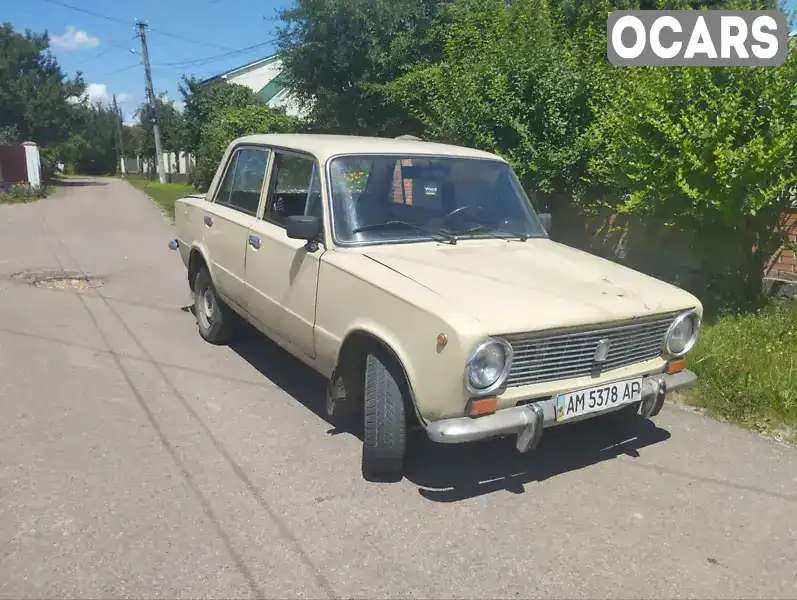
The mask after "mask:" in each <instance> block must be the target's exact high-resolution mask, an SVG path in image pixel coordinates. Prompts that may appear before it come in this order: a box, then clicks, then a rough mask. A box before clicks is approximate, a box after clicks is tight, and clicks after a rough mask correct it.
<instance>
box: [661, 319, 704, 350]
mask: <svg viewBox="0 0 797 600" xmlns="http://www.w3.org/2000/svg"><path fill="white" fill-rule="evenodd" d="M699 333H700V315H698V314H697V313H696V312H694V311H689V312H686V313H683V314H682V315H679V316H678V317H677V318H676V319H675V321H673V322H672V325H670V327H669V329H667V333H665V334H664V343H663V344H662V351H663V353H664V355H665V356H666V357H668V358H677V357H679V356H683V355H684V354H686V353H687V352H689V351H690V350H691V349H692V347H693V346H694V345H695V343H696V342H697V336H698V334H699Z"/></svg>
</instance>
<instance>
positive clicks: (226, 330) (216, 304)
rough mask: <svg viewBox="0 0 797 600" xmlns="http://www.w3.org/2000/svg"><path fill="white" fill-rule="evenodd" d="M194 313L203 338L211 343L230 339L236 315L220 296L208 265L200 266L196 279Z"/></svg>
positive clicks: (224, 341) (222, 342)
mask: <svg viewBox="0 0 797 600" xmlns="http://www.w3.org/2000/svg"><path fill="white" fill-rule="evenodd" d="M194 313H195V315H196V322H197V326H198V328H199V335H201V336H202V339H204V340H205V341H207V342H210V343H211V344H225V343H227V342H228V341H229V340H230V338H231V337H232V327H233V320H234V316H233V313H232V310H230V308H229V307H228V306H227V305H226V304H224V302H223V301H222V300H221V298H219V296H218V293H217V292H216V287H215V286H214V285H213V281H212V280H211V278H210V273H209V272H208V269H207V267H200V269H199V271H198V272H197V275H196V279H195V280H194Z"/></svg>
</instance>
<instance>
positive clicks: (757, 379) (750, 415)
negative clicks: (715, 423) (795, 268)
mask: <svg viewBox="0 0 797 600" xmlns="http://www.w3.org/2000/svg"><path fill="white" fill-rule="evenodd" d="M687 366H688V367H689V368H690V369H692V370H693V371H694V372H695V373H696V374H697V376H698V384H697V386H695V387H694V388H693V389H691V390H688V391H687V392H686V393H685V394H683V399H684V400H685V401H686V402H687V403H688V404H692V405H694V406H698V407H701V408H703V409H705V410H706V411H707V412H708V413H709V414H710V415H712V416H714V417H716V418H719V419H723V420H727V421H730V422H732V423H736V424H738V425H741V426H742V427H746V428H748V429H753V430H755V431H758V432H761V433H764V434H767V435H772V436H775V437H778V438H780V439H782V440H783V441H788V442H791V443H797V302H789V303H786V304H782V305H780V306H773V307H770V308H768V309H766V310H761V311H759V312H756V313H751V314H745V315H738V316H727V317H722V318H720V319H719V320H718V321H717V322H716V323H715V324H713V325H710V326H706V327H705V328H704V329H703V331H702V332H701V337H700V341H699V342H698V344H697V346H696V347H695V349H694V350H693V351H692V352H691V353H690V354H689V360H688V365H687Z"/></svg>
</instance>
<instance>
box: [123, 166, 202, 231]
mask: <svg viewBox="0 0 797 600" xmlns="http://www.w3.org/2000/svg"><path fill="white" fill-rule="evenodd" d="M124 180H125V181H127V182H129V183H130V184H132V185H134V186H135V187H137V188H138V189H140V190H142V191H143V192H145V193H146V194H147V195H148V196H149V197H150V198H152V199H153V200H154V201H155V203H156V204H157V205H158V206H160V207H161V208H162V209H163V212H165V213H166V214H167V215H169V218H170V219H172V220H173V219H174V202H175V200H177V199H178V198H182V197H183V196H187V195H189V194H196V193H197V191H196V189H195V188H194V187H193V186H191V185H188V184H185V183H160V182H159V181H150V180H149V179H144V178H140V177H129V176H128V177H124Z"/></svg>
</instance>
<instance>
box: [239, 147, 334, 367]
mask: <svg viewBox="0 0 797 600" xmlns="http://www.w3.org/2000/svg"><path fill="white" fill-rule="evenodd" d="M267 189H268V196H267V200H266V206H265V210H264V212H263V216H262V218H260V219H257V220H255V222H254V223H253V224H252V226H251V228H250V229H249V239H248V246H247V249H246V286H247V288H248V291H247V295H249V296H251V300H250V302H249V304H250V306H251V312H252V314H253V315H254V316H255V318H257V319H258V320H259V321H260V322H261V323H262V324H263V325H264V326H265V327H266V328H267V329H269V330H271V331H273V332H274V333H275V334H277V335H278V336H279V337H280V338H282V339H283V340H284V341H286V342H288V343H290V344H291V345H292V346H294V347H295V348H296V349H298V350H299V351H301V352H302V353H304V354H305V355H307V356H309V357H311V358H313V357H315V345H314V342H313V327H314V325H315V306H316V289H317V287H318V269H319V258H320V257H321V255H322V254H323V252H324V249H323V247H319V249H318V250H316V251H315V252H310V251H308V250H307V249H305V242H304V241H302V240H295V239H291V238H289V237H288V236H287V235H286V232H285V218H286V217H288V216H291V215H315V216H318V217H321V212H322V207H321V184H320V180H319V173H318V168H317V163H316V161H315V159H313V158H311V157H309V156H306V155H302V154H293V153H288V152H281V151H279V150H275V151H274V159H273V166H272V169H271V175H270V177H269V185H268V187H267Z"/></svg>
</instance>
